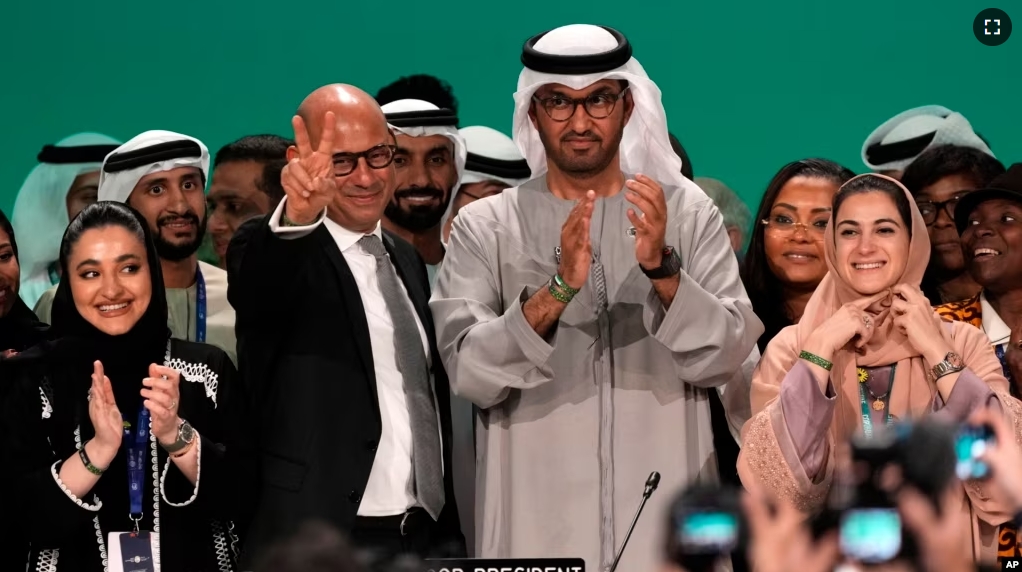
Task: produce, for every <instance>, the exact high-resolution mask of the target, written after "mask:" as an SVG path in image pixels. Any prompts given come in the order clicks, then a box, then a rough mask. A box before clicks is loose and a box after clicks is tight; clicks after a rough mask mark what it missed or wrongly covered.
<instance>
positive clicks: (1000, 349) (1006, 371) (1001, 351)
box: [994, 344, 1012, 383]
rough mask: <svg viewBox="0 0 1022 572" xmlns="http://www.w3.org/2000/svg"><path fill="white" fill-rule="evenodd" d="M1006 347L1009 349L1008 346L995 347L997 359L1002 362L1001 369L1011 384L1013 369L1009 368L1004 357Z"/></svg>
mask: <svg viewBox="0 0 1022 572" xmlns="http://www.w3.org/2000/svg"><path fill="white" fill-rule="evenodd" d="M1006 347H1008V344H1001V345H999V346H995V348H994V353H995V354H997V359H998V361H1000V362H1001V369H1002V370H1004V377H1006V378H1007V379H1008V382H1009V383H1010V382H1011V381H1012V379H1011V368H1009V367H1008V360H1007V359H1006V358H1005V357H1004V349H1005V348H1006Z"/></svg>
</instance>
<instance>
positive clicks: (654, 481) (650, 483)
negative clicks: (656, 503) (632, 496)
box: [608, 471, 660, 572]
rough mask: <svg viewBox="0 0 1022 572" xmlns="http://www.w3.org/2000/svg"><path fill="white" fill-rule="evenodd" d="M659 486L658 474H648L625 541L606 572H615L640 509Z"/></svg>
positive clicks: (637, 519) (654, 472) (640, 511)
mask: <svg viewBox="0 0 1022 572" xmlns="http://www.w3.org/2000/svg"><path fill="white" fill-rule="evenodd" d="M659 484H660V473H658V472H656V471H653V472H652V473H650V474H649V478H648V479H646V489H645V490H644V491H642V501H641V502H639V509H638V510H636V511H635V517H634V518H632V524H631V526H629V527H628V534H626V535H625V541H624V542H622V543H621V548H619V549H618V551H617V556H615V557H614V563H613V564H611V565H610V570H608V572H615V570H617V565H618V563H619V562H621V556H622V555H623V554H624V553H625V547H626V546H628V540H629V539H631V537H632V531H633V530H635V524H636V523H637V522H639V515H641V514H642V509H643V508H644V507H645V506H646V501H647V500H649V497H650V496H652V495H653V491H655V490H656V488H657V485H659Z"/></svg>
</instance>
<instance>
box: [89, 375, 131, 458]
mask: <svg viewBox="0 0 1022 572" xmlns="http://www.w3.org/2000/svg"><path fill="white" fill-rule="evenodd" d="M89 420H90V421H91V422H92V429H93V431H95V434H96V436H95V437H94V438H93V439H92V441H93V442H94V444H95V446H96V452H95V453H93V452H90V453H89V455H90V458H91V459H92V460H93V462H94V464H96V465H99V466H104V467H105V466H106V465H109V464H110V462H111V461H113V458H114V457H115V456H116V455H117V451H118V449H120V448H121V437H122V436H123V435H124V433H123V431H124V419H123V418H122V417H121V411H120V410H119V409H117V403H116V402H115V401H114V389H113V386H111V385H110V378H108V377H107V376H106V375H104V373H103V364H102V363H100V362H99V361H96V362H94V363H93V364H92V387H91V388H89Z"/></svg>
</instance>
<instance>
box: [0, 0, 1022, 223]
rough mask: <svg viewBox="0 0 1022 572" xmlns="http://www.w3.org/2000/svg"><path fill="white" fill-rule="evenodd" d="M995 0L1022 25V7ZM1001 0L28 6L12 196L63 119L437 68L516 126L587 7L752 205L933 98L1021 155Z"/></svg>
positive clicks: (471, 118)
mask: <svg viewBox="0 0 1022 572" xmlns="http://www.w3.org/2000/svg"><path fill="white" fill-rule="evenodd" d="M997 1H999V2H1002V4H1003V5H999V6H998V5H997V4H992V6H995V7H1000V8H1002V9H1005V10H1007V11H1008V12H1009V14H1010V15H1014V16H1015V17H1016V20H1015V24H1016V26H1022V8H1019V6H1020V5H1019V4H1017V3H1008V2H1004V1H1003V0H997ZM989 2H990V0H982V1H978V0H901V1H898V2H893V1H890V0H886V1H880V0H862V1H857V2H850V1H847V0H846V1H839V2H836V3H833V4H831V3H828V2H820V1H819V0H783V1H781V2H762V1H759V0H743V1H740V2H734V1H727V0H724V1H702V2H699V1H687V2H667V1H666V0H664V1H660V2H651V1H646V2H642V1H635V0H633V1H631V2H623V1H622V0H588V1H586V2H568V1H564V2H554V1H550V0H544V1H535V0H523V1H521V2H501V3H499V4H492V5H490V7H485V8H484V6H486V4H484V3H483V2H461V1H452V2H446V3H444V2H441V3H425V2H410V1H407V0H394V1H391V2H372V1H369V2H366V1H358V2H341V1H337V0H334V1H330V0H304V1H291V2H279V1H268V0H249V1H246V2H241V1H238V0H211V1H198V0H178V1H176V2H133V1H132V2H129V1H125V0H104V1H102V2H88V1H87V2H76V1H72V0H51V1H49V2H14V3H10V4H11V5H10V6H7V7H5V10H4V12H5V14H4V20H5V25H4V33H3V34H2V35H0V50H2V51H0V53H3V54H4V55H3V57H2V59H0V77H3V78H4V81H3V88H2V89H0V110H2V111H0V113H2V115H3V123H2V124H3V137H0V151H2V156H3V158H4V160H3V161H0V208H3V209H4V210H5V211H7V212H10V209H11V207H12V205H13V202H14V196H15V194H16V193H17V190H18V188H19V187H20V186H21V183H22V181H23V179H24V177H25V175H26V174H27V173H28V171H29V169H30V168H31V167H32V166H33V165H34V162H35V155H36V153H37V152H38V151H39V149H40V148H41V147H42V145H44V144H46V143H52V142H55V141H56V140H58V139H60V138H62V137H64V136H66V135H69V134H72V133H76V132H79V131H99V132H103V133H107V134H109V135H112V136H115V137H119V138H122V140H126V139H128V138H130V137H132V136H134V135H135V134H137V133H139V132H141V131H143V130H146V129H169V130H173V131H179V132H183V133H187V134H190V135H193V136H196V137H199V138H200V139H202V140H203V141H205V142H206V143H207V144H208V145H209V147H210V148H211V150H212V151H215V150H216V149H217V148H218V147H219V146H220V145H222V144H224V143H227V142H229V141H231V140H234V139H236V138H238V137H240V136H242V135H246V134H252V133H258V132H272V133H280V134H285V135H290V123H289V121H290V117H291V114H292V113H293V111H294V109H295V108H296V106H297V105H298V103H299V102H300V101H301V99H302V98H303V97H304V96H305V95H306V94H307V93H308V92H309V91H311V90H312V89H314V88H316V87H318V86H320V85H322V84H325V83H332V82H347V83H353V84H356V85H358V86H361V87H363V88H365V89H366V90H368V91H370V92H375V91H376V89H378V88H379V87H381V86H382V85H385V84H387V83H389V82H390V81H392V80H393V79H396V78H397V77H399V76H401V75H407V74H412V73H431V74H435V75H437V76H439V77H441V78H444V79H445V80H447V81H449V82H450V83H451V84H452V85H453V86H454V89H455V95H456V96H457V97H458V99H459V101H460V104H461V116H462V124H463V125H472V124H487V125H490V126H492V127H495V128H498V129H501V130H503V131H505V132H507V133H510V127H511V113H512V99H511V94H512V93H513V92H514V90H515V84H516V81H517V77H518V73H519V71H520V70H521V64H520V63H519V60H518V57H519V54H520V49H521V45H522V42H523V41H524V40H525V39H526V38H527V37H529V36H530V35H533V34H535V33H538V32H540V31H543V30H545V29H548V28H551V27H555V26H558V25H562V24H567V23H576V22H585V23H598V24H605V25H609V26H613V27H616V28H618V29H620V30H621V31H622V32H624V33H625V34H626V35H627V36H628V37H629V38H630V40H631V41H632V43H633V44H634V46H635V56H636V58H637V59H638V60H639V61H640V62H641V63H642V64H643V65H644V66H645V68H646V70H647V72H648V73H649V74H650V76H651V77H652V78H653V79H654V80H655V81H657V82H658V83H659V85H660V87H661V89H662V91H663V93H664V104H665V107H666V109H667V115H668V119H669V123H670V129H671V130H672V131H673V132H674V133H676V134H677V135H678V136H679V138H680V139H681V141H682V143H683V145H684V146H685V147H686V149H687V150H688V152H689V154H690V155H691V158H692V163H693V165H694V168H695V173H696V175H697V176H710V177H716V178H719V179H722V180H724V181H725V182H726V183H728V184H729V185H730V186H731V187H732V188H734V189H735V190H736V191H738V192H739V193H740V194H741V196H742V197H743V198H744V199H745V200H746V201H747V202H749V203H750V204H752V205H753V206H755V204H757V203H758V200H759V196H760V194H761V193H762V189H763V188H764V187H765V185H766V183H767V181H768V180H769V178H770V177H771V176H772V175H773V173H774V172H775V171H776V170H777V169H778V168H779V167H780V166H781V165H782V164H783V163H785V162H787V161H790V160H794V159H799V158H804V157H808V156H823V157H828V158H831V159H835V160H837V161H840V162H842V163H844V164H845V165H847V166H848V167H850V168H852V169H853V170H856V171H862V170H864V169H865V167H864V165H863V164H862V162H861V160H860V158H859V151H860V148H861V145H862V142H863V140H864V139H865V137H866V136H867V135H868V134H869V132H870V131H871V130H872V129H873V128H874V127H876V126H877V125H879V124H880V123H881V122H882V121H884V120H886V119H887V118H888V117H890V116H892V115H894V114H895V113H898V112H900V111H902V110H904V109H908V108H910V107H915V106H919V105H925V104H941V105H945V106H947V107H950V108H951V109H954V110H957V111H961V112H962V113H964V114H965V116H966V117H968V118H969V120H970V121H971V122H972V123H973V125H974V126H975V127H976V129H977V130H978V131H980V132H981V133H982V134H983V135H984V136H985V137H986V138H987V139H988V140H989V141H990V142H991V144H992V147H993V149H994V152H995V153H996V154H997V156H998V157H999V158H1000V159H1001V160H1002V161H1004V162H1006V163H1010V162H1012V161H1013V160H1022V140H1020V138H1019V128H1020V126H1022V106H1020V105H1019V103H1018V101H1019V93H1020V92H1022V90H1020V87H1022V79H1020V75H1019V74H1018V72H1017V70H1018V69H1019V68H1018V66H1019V63H1020V62H1022V57H1020V56H1022V31H1019V30H1016V32H1015V36H1016V37H1012V38H1011V39H1010V40H1009V41H1008V42H1007V43H1006V44H1004V45H1002V46H999V47H987V46H984V45H982V44H980V43H979V42H978V41H977V40H976V39H975V37H974V36H973V33H972V21H973V18H974V17H975V16H976V14H978V13H979V11H980V10H982V9H984V8H989V7H991V5H988V4H989ZM1009 4H1011V5H1009ZM1013 8H1014V10H1013ZM1013 11H1014V12H1015V13H1014V14H1012V12H1013Z"/></svg>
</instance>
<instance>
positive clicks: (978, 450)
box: [955, 425, 994, 481]
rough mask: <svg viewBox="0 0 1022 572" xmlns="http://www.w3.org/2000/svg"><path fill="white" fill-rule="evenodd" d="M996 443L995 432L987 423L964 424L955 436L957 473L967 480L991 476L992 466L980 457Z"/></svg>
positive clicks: (960, 477)
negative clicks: (977, 424) (977, 425)
mask: <svg viewBox="0 0 1022 572" xmlns="http://www.w3.org/2000/svg"><path fill="white" fill-rule="evenodd" d="M993 444H994V432H993V431H992V430H991V429H990V427H987V426H985V425H982V426H979V427H973V426H964V427H962V428H961V429H959V431H958V435H957V437H956V438H955V457H956V462H955V474H957V475H958V478H959V479H961V480H963V481H967V480H970V479H985V478H987V477H989V476H990V467H989V466H987V464H986V463H984V462H983V461H981V460H980V457H982V456H983V454H984V453H985V452H986V451H987V449H988V448H989V447H991V446H992V445H993Z"/></svg>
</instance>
